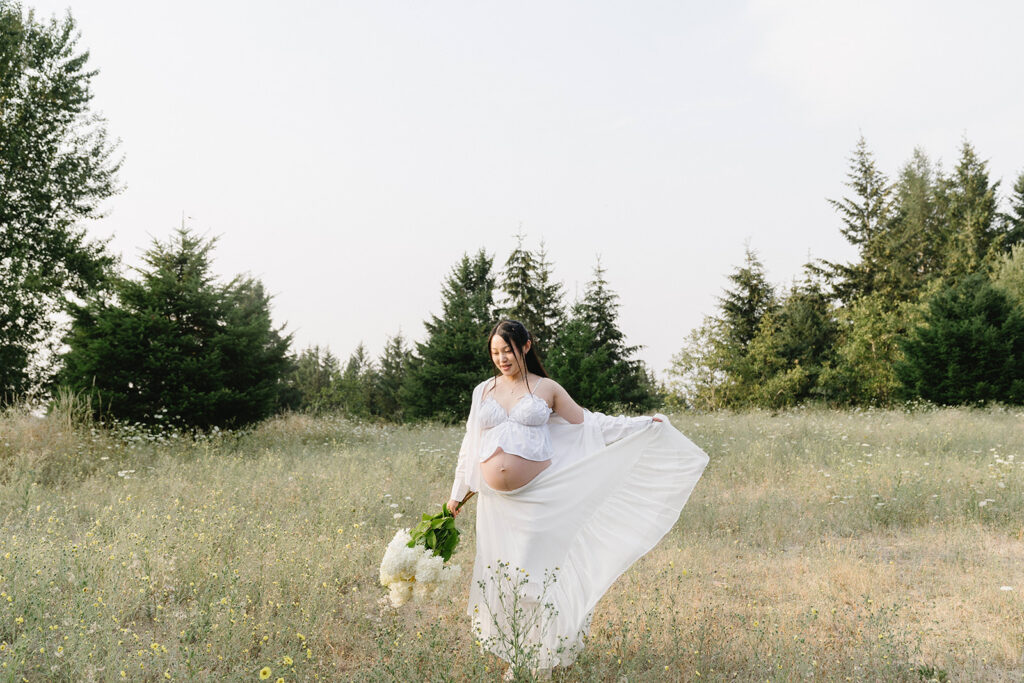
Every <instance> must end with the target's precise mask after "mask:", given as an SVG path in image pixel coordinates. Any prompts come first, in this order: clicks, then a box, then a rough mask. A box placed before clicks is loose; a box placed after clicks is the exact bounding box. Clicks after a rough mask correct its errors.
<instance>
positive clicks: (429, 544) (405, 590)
mask: <svg viewBox="0 0 1024 683" xmlns="http://www.w3.org/2000/svg"><path fill="white" fill-rule="evenodd" d="M466 500H469V498H468V497H467V498H466ZM463 503H465V501H463ZM459 506H460V507H461V506H462V503H460V504H459ZM458 544H459V531H458V529H456V528H455V517H453V516H452V513H451V512H449V511H448V508H447V507H442V509H441V512H440V513H439V514H436V515H433V516H431V515H428V514H426V513H424V514H423V517H422V519H421V521H420V523H419V524H417V525H416V526H415V528H413V529H411V530H410V529H399V530H398V532H397V533H396V534H395V537H394V538H392V539H391V542H390V543H388V547H387V550H385V551H384V558H383V559H382V560H381V562H380V584H381V585H382V586H385V587H387V588H388V589H390V593H389V594H388V598H389V599H390V600H391V604H392V605H394V606H395V607H401V606H402V605H404V604H405V603H407V602H408V601H409V598H414V599H416V600H418V601H419V600H425V599H427V598H429V597H430V596H432V595H433V594H434V593H435V592H436V591H437V589H438V588H440V587H441V586H444V585H445V584H448V583H451V582H452V581H453V580H454V579H455V578H456V577H457V576H459V574H460V573H461V571H462V568H461V567H460V566H459V565H457V564H449V562H448V560H450V559H451V556H452V553H453V552H454V551H455V547H456V546H457V545H458Z"/></svg>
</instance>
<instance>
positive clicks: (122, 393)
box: [58, 229, 290, 429]
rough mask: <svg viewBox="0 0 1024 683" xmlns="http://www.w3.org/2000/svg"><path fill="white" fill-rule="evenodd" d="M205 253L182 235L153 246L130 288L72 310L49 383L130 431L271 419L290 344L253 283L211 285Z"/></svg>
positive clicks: (205, 246)
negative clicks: (127, 424) (90, 401)
mask: <svg viewBox="0 0 1024 683" xmlns="http://www.w3.org/2000/svg"><path fill="white" fill-rule="evenodd" d="M213 244H214V240H212V239H211V240H203V239H201V238H198V237H195V236H194V235H192V234H191V232H189V231H188V230H185V229H182V230H179V231H178V232H177V233H176V235H175V237H174V238H172V240H170V241H169V242H168V243H166V244H164V243H161V242H159V241H154V245H153V247H152V248H151V249H150V250H149V251H148V252H147V253H146V254H145V256H144V262H145V264H146V265H147V266H148V267H147V268H143V269H139V271H138V272H139V275H140V276H141V277H140V279H139V280H138V281H134V280H128V279H120V280H118V281H117V283H116V286H115V289H114V292H115V296H113V297H101V296H97V297H93V298H91V299H90V300H88V301H87V302H86V303H85V304H84V305H81V306H73V307H72V318H73V319H72V326H71V330H70V332H69V333H68V335H67V336H66V337H65V342H66V344H67V345H68V351H67V353H65V354H64V355H63V357H62V359H63V362H64V367H63V368H62V370H61V372H60V374H59V376H58V379H59V381H60V382H61V383H62V384H64V385H67V386H69V387H71V388H72V389H74V390H76V391H83V392H86V393H89V394H92V395H93V396H94V397H95V398H96V401H94V405H95V406H96V407H97V409H98V410H101V411H102V413H103V414H104V415H111V416H113V417H116V418H119V419H123V420H128V421H132V422H135V421H138V422H143V423H148V424H166V423H173V424H178V425H181V426H188V427H198V428H201V429H205V428H209V427H214V426H217V427H234V426H240V425H245V424H249V423H251V422H255V421H257V420H259V419H262V418H264V417H266V416H268V415H270V414H272V413H273V412H274V411H275V410H277V409H278V408H279V407H280V402H281V395H282V393H283V391H284V390H285V388H286V386H285V378H286V375H287V373H288V372H289V370H290V362H289V359H288V344H289V341H290V335H288V336H282V335H281V331H280V330H279V329H275V328H274V326H273V325H272V323H271V320H270V312H269V301H270V299H269V297H268V296H267V294H266V292H265V291H264V290H263V287H262V286H261V285H260V284H259V283H258V282H257V281H255V280H253V279H251V278H236V279H235V280H233V281H232V282H230V283H228V284H227V285H219V284H217V283H216V282H215V281H214V278H213V275H212V273H211V267H210V251H211V250H212V248H213Z"/></svg>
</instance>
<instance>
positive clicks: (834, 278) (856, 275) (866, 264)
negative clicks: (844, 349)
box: [810, 136, 892, 302]
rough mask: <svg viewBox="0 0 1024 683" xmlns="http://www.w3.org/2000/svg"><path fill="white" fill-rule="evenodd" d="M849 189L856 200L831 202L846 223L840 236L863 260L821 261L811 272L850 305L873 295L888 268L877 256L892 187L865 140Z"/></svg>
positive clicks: (852, 160)
mask: <svg viewBox="0 0 1024 683" xmlns="http://www.w3.org/2000/svg"><path fill="white" fill-rule="evenodd" d="M846 186H847V187H849V188H850V189H851V190H853V196H852V197H844V198H842V199H839V200H836V199H830V200H828V201H829V203H830V204H831V205H832V206H833V207H834V208H835V209H836V211H837V212H838V213H839V216H840V219H841V220H842V225H841V226H840V228H839V230H840V232H841V233H842V234H843V236H844V237H845V238H846V239H847V241H848V242H850V244H853V245H854V246H856V247H857V250H858V252H859V255H860V260H859V261H858V262H856V263H853V264H841V263H832V262H830V261H825V260H821V261H819V263H818V264H815V265H812V266H810V268H811V269H812V271H813V272H814V273H815V274H818V275H823V276H825V277H826V278H827V279H828V280H829V282H830V283H831V284H832V287H833V289H834V291H835V295H836V296H837V297H838V298H839V299H840V300H842V301H843V302H850V301H852V300H854V299H855V298H857V297H858V296H862V295H865V294H870V293H871V292H872V291H874V290H875V288H876V278H877V277H878V274H879V270H880V269H881V268H884V264H882V263H879V262H878V261H879V259H878V258H877V257H876V256H875V254H874V252H875V251H876V250H877V248H878V244H877V242H878V240H879V239H880V238H882V237H883V235H884V232H885V229H886V226H887V224H888V222H889V219H890V216H891V210H892V207H891V202H890V196H891V194H892V186H891V185H890V184H889V181H888V179H887V178H886V176H885V174H884V173H882V172H881V171H880V170H879V169H878V167H877V166H876V165H875V159H874V155H873V154H871V152H870V150H868V146H867V142H866V141H865V140H864V137H863V136H861V137H860V139H859V140H858V141H857V147H856V148H855V149H854V152H853V156H852V157H850V170H849V172H848V173H847V182H846Z"/></svg>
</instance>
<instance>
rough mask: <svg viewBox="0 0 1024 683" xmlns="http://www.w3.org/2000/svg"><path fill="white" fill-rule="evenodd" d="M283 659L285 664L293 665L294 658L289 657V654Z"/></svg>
mask: <svg viewBox="0 0 1024 683" xmlns="http://www.w3.org/2000/svg"><path fill="white" fill-rule="evenodd" d="M281 661H282V662H283V663H284V665H285V666H291V665H292V658H291V657H289V656H288V655H285V656H284V659H282V660H281Z"/></svg>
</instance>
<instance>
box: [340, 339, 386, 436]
mask: <svg viewBox="0 0 1024 683" xmlns="http://www.w3.org/2000/svg"><path fill="white" fill-rule="evenodd" d="M376 385H377V369H376V367H374V364H373V360H372V359H371V358H370V356H369V354H367V353H366V346H364V345H363V343H362V342H359V345H358V346H356V349H355V351H353V352H352V355H351V356H349V358H348V361H347V362H346V363H345V369H344V370H342V372H341V377H340V378H339V380H338V383H337V386H336V389H335V392H336V393H337V394H338V402H339V404H340V406H341V408H342V410H344V411H345V413H346V414H348V415H351V416H353V417H364V418H365V417H369V416H370V414H371V413H372V412H376V410H375V409H376V406H375V405H374V402H375V396H374V391H375V388H376Z"/></svg>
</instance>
